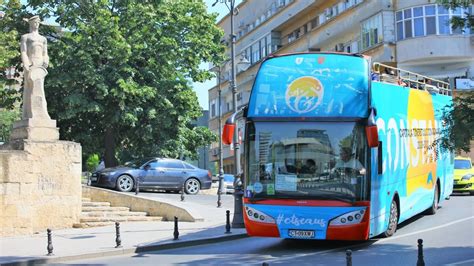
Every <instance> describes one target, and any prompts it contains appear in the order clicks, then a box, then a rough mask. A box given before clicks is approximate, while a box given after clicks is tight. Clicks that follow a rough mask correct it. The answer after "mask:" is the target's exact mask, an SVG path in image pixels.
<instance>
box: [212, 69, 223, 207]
mask: <svg viewBox="0 0 474 266" xmlns="http://www.w3.org/2000/svg"><path fill="white" fill-rule="evenodd" d="M211 71H213V72H217V82H218V83H219V85H218V86H219V87H218V89H217V92H218V102H217V106H218V109H219V113H218V116H219V176H218V178H219V187H218V189H217V208H220V207H221V206H222V202H221V194H222V190H223V188H222V186H223V182H222V181H223V180H222V179H223V178H224V157H223V151H222V135H221V134H222V106H221V103H222V102H221V92H222V89H221V74H222V69H221V66H220V65H219V66H216V67H214V68H212V69H211Z"/></svg>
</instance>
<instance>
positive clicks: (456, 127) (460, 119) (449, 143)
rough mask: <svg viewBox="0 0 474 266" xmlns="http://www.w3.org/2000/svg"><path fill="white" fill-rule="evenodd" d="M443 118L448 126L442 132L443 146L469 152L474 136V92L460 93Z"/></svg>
mask: <svg viewBox="0 0 474 266" xmlns="http://www.w3.org/2000/svg"><path fill="white" fill-rule="evenodd" d="M443 120H444V121H445V122H446V126H445V127H444V130H443V132H442V133H443V134H442V135H443V138H442V139H441V144H442V147H443V148H446V149H449V150H453V151H457V152H460V151H464V152H469V151H470V143H471V141H472V140H473V137H474V92H472V91H470V92H464V93H458V95H456V97H455V98H454V99H453V104H452V105H451V106H449V107H448V108H447V110H446V112H444V114H443Z"/></svg>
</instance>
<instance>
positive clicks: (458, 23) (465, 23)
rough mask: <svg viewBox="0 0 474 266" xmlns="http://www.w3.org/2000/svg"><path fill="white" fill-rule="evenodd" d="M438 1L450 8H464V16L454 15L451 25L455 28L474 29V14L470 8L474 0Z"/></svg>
mask: <svg viewBox="0 0 474 266" xmlns="http://www.w3.org/2000/svg"><path fill="white" fill-rule="evenodd" d="M438 3H440V4H441V5H443V6H444V7H446V8H449V9H453V10H455V9H457V8H464V10H466V12H464V16H463V17H460V16H453V18H452V19H451V26H452V28H453V29H456V28H460V29H464V28H469V29H471V32H472V30H473V29H474V15H472V14H471V13H469V8H471V5H472V0H438Z"/></svg>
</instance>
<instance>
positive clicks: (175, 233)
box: [173, 216, 179, 240]
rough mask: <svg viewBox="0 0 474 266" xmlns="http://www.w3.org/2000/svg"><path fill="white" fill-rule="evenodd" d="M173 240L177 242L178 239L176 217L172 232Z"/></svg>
mask: <svg viewBox="0 0 474 266" xmlns="http://www.w3.org/2000/svg"><path fill="white" fill-rule="evenodd" d="M173 236H174V238H173V240H178V238H179V231H178V217H176V216H175V217H174V232H173Z"/></svg>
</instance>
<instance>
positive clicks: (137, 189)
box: [135, 178, 140, 195]
mask: <svg viewBox="0 0 474 266" xmlns="http://www.w3.org/2000/svg"><path fill="white" fill-rule="evenodd" d="M136 182H137V184H136V185H135V195H138V193H140V180H139V178H137V180H136Z"/></svg>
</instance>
